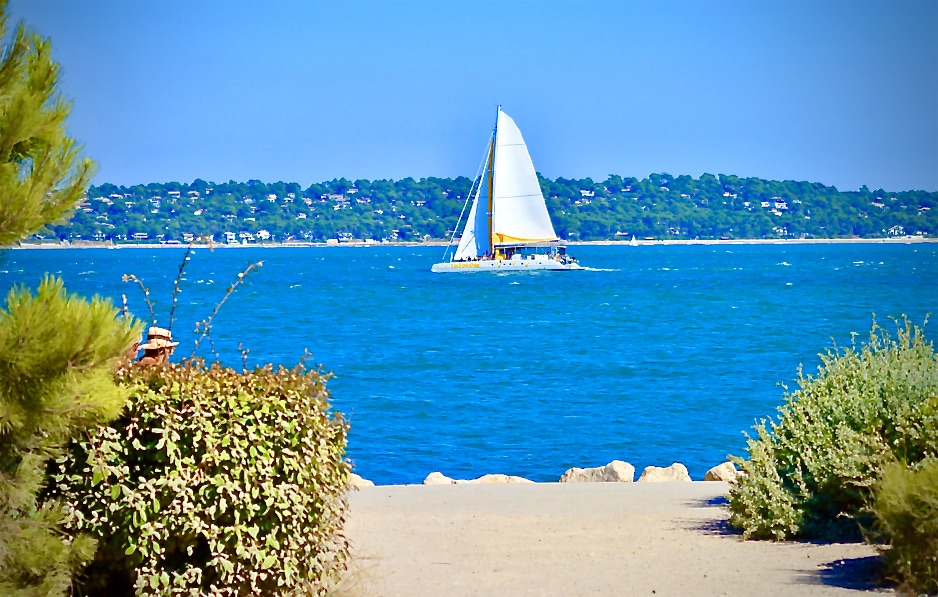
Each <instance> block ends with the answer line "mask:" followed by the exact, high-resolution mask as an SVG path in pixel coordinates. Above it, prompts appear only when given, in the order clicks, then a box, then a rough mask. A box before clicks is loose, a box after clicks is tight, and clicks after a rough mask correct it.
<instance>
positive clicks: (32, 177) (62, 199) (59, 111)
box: [0, 0, 92, 246]
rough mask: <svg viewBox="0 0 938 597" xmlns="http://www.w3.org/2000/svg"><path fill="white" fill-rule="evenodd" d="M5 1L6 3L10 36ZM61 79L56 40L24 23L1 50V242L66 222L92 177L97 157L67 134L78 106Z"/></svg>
mask: <svg viewBox="0 0 938 597" xmlns="http://www.w3.org/2000/svg"><path fill="white" fill-rule="evenodd" d="M6 5H7V0H0V38H2V39H5V40H6V39H7V33H8V30H7V17H6ZM58 79H59V65H58V64H57V63H56V62H55V61H54V60H52V45H51V43H50V41H49V40H48V39H43V38H42V37H40V36H39V35H37V34H36V33H33V32H31V31H29V30H28V29H27V28H26V26H25V25H23V24H20V25H18V26H17V27H16V29H15V31H14V32H13V34H12V35H11V36H10V38H9V40H8V41H7V42H6V43H5V44H4V46H3V49H2V54H0V193H2V196H0V246H8V245H11V244H13V243H15V242H17V241H19V240H20V239H22V238H24V237H26V236H29V235H30V234H34V233H35V232H37V231H38V230H40V229H41V228H43V227H44V226H45V225H46V224H49V223H54V222H59V221H61V220H62V219H63V217H64V216H65V215H66V214H68V213H69V212H70V211H71V210H72V209H74V208H75V206H76V204H77V202H78V201H79V200H80V198H81V196H82V194H83V193H84V192H85V190H86V189H87V187H88V183H89V182H90V178H91V174H92V162H91V161H90V160H88V159H85V158H82V157H81V156H80V147H79V145H78V144H77V143H76V142H75V141H74V140H73V139H71V138H69V137H68V135H66V132H65V119H66V118H67V117H68V114H69V112H70V110H71V105H70V104H69V102H68V101H66V100H65V99H64V98H63V97H62V95H61V94H59V93H58V92H57V91H56V86H57V84H58Z"/></svg>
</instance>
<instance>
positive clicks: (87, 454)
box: [49, 359, 350, 595]
mask: <svg viewBox="0 0 938 597" xmlns="http://www.w3.org/2000/svg"><path fill="white" fill-rule="evenodd" d="M325 381H326V376H324V375H321V374H320V372H319V371H310V370H305V369H304V368H303V366H302V365H299V366H297V367H295V368H293V369H285V368H282V367H281V368H278V369H275V368H274V367H272V366H270V365H268V366H266V367H259V368H257V369H255V370H253V371H245V372H243V373H242V372H236V371H235V370H233V369H231V368H226V367H222V366H220V365H218V364H215V365H212V366H205V365H204V364H202V362H201V361H200V360H198V359H196V360H193V361H188V362H186V363H184V364H181V365H179V364H168V365H165V366H159V367H153V368H148V367H139V366H131V367H129V368H128V369H126V370H125V371H124V372H123V374H122V379H121V385H122V386H124V387H127V388H129V389H130V392H131V397H130V401H129V404H128V405H127V407H126V408H125V409H124V411H123V412H122V413H121V415H120V417H119V418H118V419H116V420H115V421H113V422H112V423H111V424H110V425H106V426H100V427H98V428H97V429H94V430H91V431H89V432H88V433H86V434H85V435H84V436H83V437H81V438H79V439H76V441H74V442H72V444H71V446H70V452H69V453H68V454H64V455H61V456H60V457H59V458H58V459H57V460H56V463H55V467H53V469H52V471H53V472H52V480H53V482H52V485H51V487H50V489H49V494H50V495H52V496H54V497H56V498H57V499H58V500H60V501H61V502H62V503H66V504H68V512H69V514H70V517H69V525H68V526H69V530H70V531H71V532H73V533H81V532H84V533H88V534H91V535H93V536H96V537H99V538H100V544H99V547H98V550H97V553H96V556H95V559H94V561H93V563H92V564H91V565H90V566H89V567H88V569H87V570H86V572H85V574H84V578H83V580H82V583H81V588H82V591H84V592H85V593H87V594H95V595H124V594H133V593H134V592H135V591H136V593H137V594H166V595H168V594H187V595H188V594H192V592H193V591H195V592H197V593H207V592H217V593H220V594H230V595H247V594H251V595H257V594H279V593H289V594H293V593H297V594H317V595H318V594H324V593H325V592H326V591H327V589H328V587H329V586H331V585H332V584H334V582H335V581H337V580H338V577H339V575H340V574H341V572H342V571H344V570H345V566H346V560H347V558H348V544H347V542H346V541H345V540H344V539H343V538H342V535H341V528H342V524H343V521H344V517H345V512H346V507H347V504H346V497H345V496H346V491H347V488H348V472H349V468H350V467H349V464H348V462H347V461H345V460H344V455H345V443H346V431H347V429H348V426H347V424H346V423H345V421H344V420H343V418H342V417H341V415H338V414H335V413H333V412H332V411H331V410H330V406H329V402H328V398H329V394H328V392H327V390H326V388H325Z"/></svg>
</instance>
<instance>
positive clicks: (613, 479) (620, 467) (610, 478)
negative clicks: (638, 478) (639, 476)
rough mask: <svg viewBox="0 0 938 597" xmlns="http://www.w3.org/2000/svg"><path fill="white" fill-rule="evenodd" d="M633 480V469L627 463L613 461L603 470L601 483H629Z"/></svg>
mask: <svg viewBox="0 0 938 597" xmlns="http://www.w3.org/2000/svg"><path fill="white" fill-rule="evenodd" d="M634 478H635V467H634V466H632V465H631V464H629V463H628V462H622V461H621V460H613V461H612V462H610V463H609V464H607V465H606V466H605V468H604V469H603V481H606V482H607V483H631V482H632V480H633V479H634Z"/></svg>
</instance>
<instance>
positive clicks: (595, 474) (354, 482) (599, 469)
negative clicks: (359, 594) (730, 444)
mask: <svg viewBox="0 0 938 597" xmlns="http://www.w3.org/2000/svg"><path fill="white" fill-rule="evenodd" d="M742 474H743V472H742V471H739V470H737V469H736V466H735V465H734V464H733V463H732V462H724V463H723V464H720V465H718V466H715V467H713V468H712V469H710V470H709V471H707V474H706V475H705V476H704V481H725V482H727V483H736V480H737V479H738V478H739V476H740V475H742ZM634 478H635V467H634V466H632V465H631V464H629V463H628V462H623V461H621V460H613V461H612V462H610V463H609V464H607V465H606V466H596V467H592V468H577V467H574V468H571V469H568V470H567V471H566V472H565V473H564V474H563V475H561V477H560V483H631V482H632V481H633V479H634ZM690 480H691V478H690V475H689V474H688V473H687V467H686V466H684V465H683V464H681V463H680V462H675V463H674V464H672V465H671V466H668V467H660V466H646V467H645V470H644V471H642V474H641V476H639V478H638V480H637V481H635V482H636V483H666V482H685V483H686V482H687V481H690ZM533 482H534V481H531V480H529V479H525V478H524V477H513V476H510V475H501V474H499V475H483V476H481V477H479V478H477V479H451V478H449V477H447V476H446V475H444V474H443V473H441V472H438V471H435V472H432V473H430V474H429V475H427V477H426V479H424V480H423V484H424V485H478V484H488V483H533ZM349 484H350V485H351V486H353V487H370V486H372V485H374V483H372V482H371V481H369V480H368V479H364V478H362V477H360V476H358V475H356V474H355V473H349Z"/></svg>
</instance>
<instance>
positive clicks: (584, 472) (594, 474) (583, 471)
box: [560, 460, 635, 483]
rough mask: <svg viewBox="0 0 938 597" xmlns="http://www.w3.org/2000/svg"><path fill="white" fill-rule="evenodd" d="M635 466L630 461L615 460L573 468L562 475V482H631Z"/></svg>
mask: <svg viewBox="0 0 938 597" xmlns="http://www.w3.org/2000/svg"><path fill="white" fill-rule="evenodd" d="M634 477H635V467H634V466H632V465H631V464H629V463H628V462H622V461H621V460H613V461H612V462H610V463H609V464H607V465H606V466H596V467H592V468H577V467H574V468H571V469H569V470H568V471H567V472H565V473H564V474H563V475H562V476H561V477H560V482H561V483H601V482H604V481H605V482H608V483H631V482H632V479H633V478H634Z"/></svg>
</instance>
